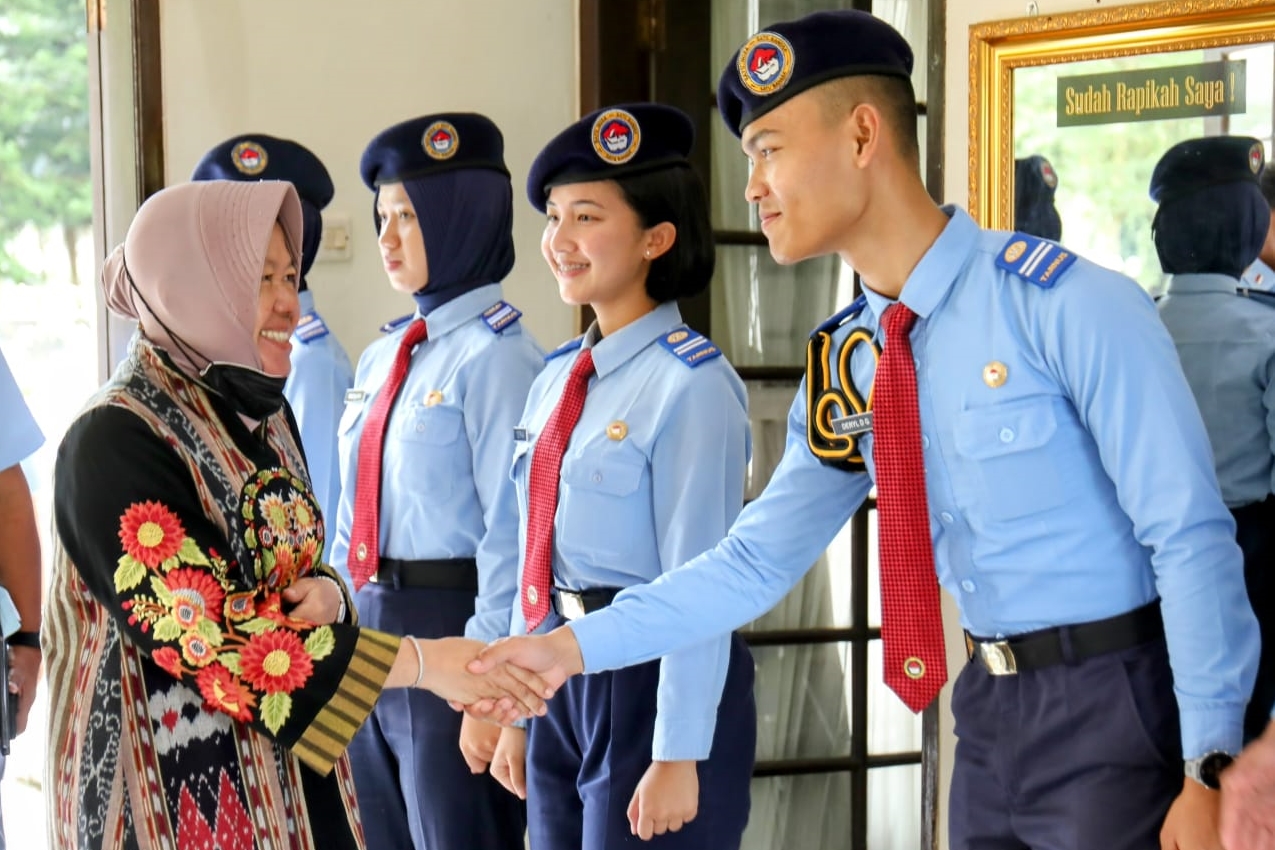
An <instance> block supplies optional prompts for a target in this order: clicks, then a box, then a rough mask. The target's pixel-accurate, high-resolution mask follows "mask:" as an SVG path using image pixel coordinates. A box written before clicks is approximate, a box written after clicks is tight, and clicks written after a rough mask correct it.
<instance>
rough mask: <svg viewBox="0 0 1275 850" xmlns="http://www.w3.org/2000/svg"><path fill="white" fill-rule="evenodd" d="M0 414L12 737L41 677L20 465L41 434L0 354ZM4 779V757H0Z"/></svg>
mask: <svg viewBox="0 0 1275 850" xmlns="http://www.w3.org/2000/svg"><path fill="white" fill-rule="evenodd" d="M0 411H3V413H2V414H0V591H3V592H0V596H5V595H6V594H7V597H6V598H4V599H2V600H0V622H2V623H3V625H4V626H5V628H3V630H0V633H2V634H4V635H5V636H6V637H5V639H4V643H5V646H4V647H3V649H4V650H5V651H7V652H8V653H9V681H8V682H0V687H2V688H7V689H8V691H9V693H8V699H11V700H14V699H16V700H17V712H16V713H17V720H18V723H17V728H16V729H13V730H10V732H9V734H11V735H16V734H17V733H18V732H21V731H22V730H23V729H25V728H26V725H27V714H28V713H30V711H31V703H32V702H33V701H34V700H35V686H36V682H38V681H39V678H40V587H41V581H40V535H39V533H38V532H37V531H36V527H35V506H34V505H33V504H32V503H31V490H30V488H29V487H28V486H27V479H26V476H25V475H24V474H23V472H22V467H21V466H20V463H21V462H22V460H23V459H24V458H26V457H28V456H29V455H30V454H31V453H32V452H34V451H35V450H36V449H38V448H40V446H41V444H42V443H44V435H43V434H41V433H40V428H39V426H37V425H36V424H35V420H34V419H32V418H31V412H30V411H29V410H28V409H27V406H26V404H25V403H23V401H22V394H21V393H19V392H18V385H17V384H16V383H15V382H14V380H13V375H11V374H10V373H9V366H8V364H7V363H5V360H4V355H3V354H0ZM10 600H11V601H10ZM6 603H9V604H6ZM10 605H11V606H12V607H10ZM6 608H7V609H8V610H4V609H6ZM14 608H16V609H17V615H18V620H19V622H18V624H17V630H16V631H10V628H9V627H10V626H11V625H12V624H11V623H10V622H9V617H8V616H6V615H7V614H10V613H12V610H13V609H14ZM6 743H7V742H6ZM3 775H4V756H3V755H0V776H3ZM4 846H5V843H4V825H3V823H0V850H4Z"/></svg>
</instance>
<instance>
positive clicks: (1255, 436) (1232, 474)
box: [1150, 136, 1275, 755]
mask: <svg viewBox="0 0 1275 850" xmlns="http://www.w3.org/2000/svg"><path fill="white" fill-rule="evenodd" d="M1264 162H1265V156H1264V154H1263V151H1262V143H1261V142H1259V141H1258V140H1257V139H1253V138H1248V137H1245V136H1208V137H1205V138H1199V139H1188V140H1187V141H1184V142H1179V143H1178V144H1176V145H1174V146H1173V147H1171V148H1169V150H1168V151H1166V152H1165V154H1164V156H1162V157H1161V158H1160V161H1159V162H1158V163H1156V166H1155V169H1154V170H1153V171H1152V173H1151V186H1150V192H1151V200H1153V201H1155V202H1156V203H1158V204H1159V207H1158V208H1157V210H1156V214H1155V218H1154V219H1153V220H1152V224H1151V227H1152V233H1153V236H1154V239H1155V248H1156V253H1157V254H1158V255H1159V257H1160V266H1161V268H1163V269H1164V272H1165V273H1166V274H1170V275H1172V277H1171V278H1170V279H1169V286H1168V289H1167V290H1166V291H1165V295H1164V297H1163V298H1161V299H1160V302H1159V305H1158V306H1159V310H1160V318H1161V319H1162V320H1163V321H1164V324H1165V326H1166V327H1167V328H1168V329H1169V335H1170V336H1172V337H1173V344H1174V346H1175V347H1176V348H1177V352H1178V358H1179V359H1180V360H1181V361H1182V371H1183V372H1185V373H1186V380H1187V383H1188V384H1190V385H1191V392H1192V393H1193V394H1194V395H1195V400H1196V403H1197V404H1198V405H1199V407H1200V413H1201V415H1202V416H1203V417H1204V427H1205V428H1206V429H1207V430H1208V433H1209V443H1210V444H1211V445H1212V447H1213V464H1214V466H1215V467H1216V469H1217V478H1218V484H1220V485H1221V488H1222V499H1223V501H1225V502H1226V506H1227V507H1228V508H1229V509H1230V511H1231V515H1232V516H1234V517H1235V526H1236V540H1237V541H1238V543H1239V544H1240V549H1241V550H1243V552H1244V584H1245V587H1246V588H1247V590H1248V598H1249V602H1250V603H1251V604H1252V606H1253V613H1255V614H1256V615H1257V623H1258V626H1259V627H1260V628H1261V633H1262V654H1261V659H1260V661H1259V662H1258V666H1257V681H1256V682H1255V683H1254V686H1253V696H1252V698H1251V699H1250V700H1249V704H1248V710H1247V711H1246V713H1245V715H1244V738H1245V740H1246V741H1248V740H1252V739H1254V738H1256V737H1258V736H1259V735H1261V734H1262V732H1263V730H1265V729H1266V727H1267V724H1268V723H1269V722H1270V718H1271V709H1272V707H1273V706H1275V572H1273V570H1275V451H1273V450H1272V447H1273V446H1275V306H1272V304H1271V303H1270V302H1266V301H1263V300H1260V299H1259V298H1253V297H1246V296H1241V295H1240V294H1239V293H1238V288H1239V286H1240V276H1241V275H1242V274H1243V273H1244V270H1245V269H1246V268H1248V267H1249V266H1250V265H1251V264H1252V262H1253V261H1254V260H1255V259H1257V256H1258V253H1259V252H1260V251H1261V250H1262V245H1263V244H1264V243H1265V241H1266V234H1267V231H1268V228H1269V224H1270V219H1271V212H1270V206H1269V205H1268V204H1267V202H1266V199H1265V198H1264V197H1263V196H1262V192H1261V189H1260V188H1259V184H1258V180H1259V174H1260V173H1261V171H1262V167H1263V164H1264ZM1231 755H1234V753H1231Z"/></svg>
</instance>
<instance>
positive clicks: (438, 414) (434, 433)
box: [399, 404, 465, 446]
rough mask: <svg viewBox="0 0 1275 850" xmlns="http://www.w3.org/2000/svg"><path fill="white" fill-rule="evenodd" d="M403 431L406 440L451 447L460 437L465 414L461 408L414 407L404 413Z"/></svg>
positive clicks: (438, 406) (439, 406)
mask: <svg viewBox="0 0 1275 850" xmlns="http://www.w3.org/2000/svg"><path fill="white" fill-rule="evenodd" d="M404 413H405V414H406V415H405V416H403V425H402V430H401V431H400V432H399V433H400V435H401V436H402V438H403V439H404V440H408V441H411V442H417V443H429V444H431V445H436V446H446V445H451V444H452V443H454V442H456V438H457V437H459V436H460V431H461V423H462V421H463V420H464V418H465V417H464V414H463V413H461V411H460V409H459V408H455V407H444V406H443V405H438V404H436V405H433V406H426V405H414V406H412V407H411V408H409V409H408V410H406V411H404Z"/></svg>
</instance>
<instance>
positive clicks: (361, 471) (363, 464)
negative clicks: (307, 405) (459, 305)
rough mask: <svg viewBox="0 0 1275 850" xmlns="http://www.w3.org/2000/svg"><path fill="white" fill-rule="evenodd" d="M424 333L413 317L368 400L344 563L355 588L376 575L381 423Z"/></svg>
mask: <svg viewBox="0 0 1275 850" xmlns="http://www.w3.org/2000/svg"><path fill="white" fill-rule="evenodd" d="M426 336H427V334H426V331H425V320H424V319H414V320H413V321H412V323H411V324H410V325H408V326H407V331H406V332H405V333H404V334H403V338H402V339H401V340H399V343H398V353H397V354H395V355H394V365H393V366H391V367H390V373H389V375H388V376H386V378H385V383H384V384H382V385H381V391H380V392H378V393H377V394H376V401H374V402H372V409H371V411H369V412H368V415H367V421H365V422H364V423H363V436H362V437H361V438H360V439H359V465H358V471H357V472H356V473H355V478H354V522H353V528H352V529H351V531H350V552H349V561H348V566H349V569H350V578H351V579H353V580H354V589H355V591H357V590H358V589H359V588H361V587H362V586H363V585H365V584H367V582H368V579H370V578H371V577H372V576H374V575H376V569H377V567H378V566H380V563H381V449H382V447H383V445H384V443H385V425H386V423H388V422H389V419H390V411H391V410H393V409H394V399H395V398H397V397H398V391H399V390H400V389H402V387H403V379H404V378H406V377H407V367H408V366H409V365H410V364H411V362H412V349H413V348H415V347H416V346H417V345H419V344H420V343H421V342H423V341H424V340H425V338H426Z"/></svg>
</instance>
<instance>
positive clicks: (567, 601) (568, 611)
mask: <svg viewBox="0 0 1275 850" xmlns="http://www.w3.org/2000/svg"><path fill="white" fill-rule="evenodd" d="M558 604H559V605H560V606H561V608H562V610H561V611H560V612H559V613H561V614H562V616H563V618H564V619H567V620H579V619H580V618H581V617H583V616H584V615H585V614H586V613H587V612H586V611H585V610H584V597H583V596H581V595H580V594H578V593H572V592H571V591H569V590H559V591H558Z"/></svg>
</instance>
